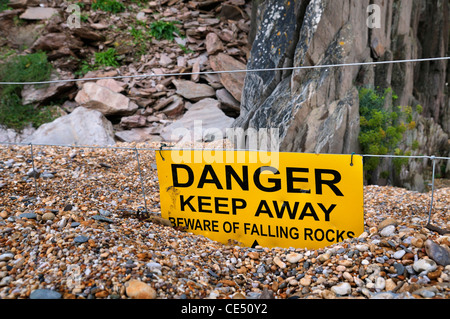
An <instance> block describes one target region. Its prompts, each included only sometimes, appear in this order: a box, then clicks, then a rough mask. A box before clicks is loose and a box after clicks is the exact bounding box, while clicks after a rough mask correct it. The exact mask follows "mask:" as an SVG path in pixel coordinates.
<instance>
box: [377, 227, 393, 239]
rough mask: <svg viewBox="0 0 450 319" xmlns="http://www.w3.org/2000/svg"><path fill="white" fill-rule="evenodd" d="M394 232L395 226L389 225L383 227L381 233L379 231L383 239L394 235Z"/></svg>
mask: <svg viewBox="0 0 450 319" xmlns="http://www.w3.org/2000/svg"><path fill="white" fill-rule="evenodd" d="M394 232H395V226H394V225H389V226H386V227H384V228H383V229H382V230H381V231H380V235H381V236H383V237H390V236H392V235H393V234H394Z"/></svg>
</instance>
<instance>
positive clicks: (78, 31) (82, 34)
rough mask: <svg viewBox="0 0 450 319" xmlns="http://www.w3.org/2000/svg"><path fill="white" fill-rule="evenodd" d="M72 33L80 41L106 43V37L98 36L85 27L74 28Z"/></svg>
mask: <svg viewBox="0 0 450 319" xmlns="http://www.w3.org/2000/svg"><path fill="white" fill-rule="evenodd" d="M72 32H73V33H74V34H75V35H76V36H78V37H79V38H80V39H84V40H87V41H104V40H105V36H104V35H102V34H98V33H97V32H95V31H93V30H91V29H90V28H88V27H85V26H80V27H77V28H74V29H73V31H72Z"/></svg>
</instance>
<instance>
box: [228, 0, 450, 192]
mask: <svg viewBox="0 0 450 319" xmlns="http://www.w3.org/2000/svg"><path fill="white" fill-rule="evenodd" d="M253 5H254V6H255V5H256V6H257V7H254V8H253V14H254V15H253V21H252V22H253V23H252V31H251V32H250V38H252V36H253V35H254V40H253V43H252V50H251V56H250V59H249V62H248V65H247V67H248V69H259V68H274V67H291V66H294V67H300V66H310V65H325V64H340V63H353V62H369V61H387V60H399V59H414V58H426V57H441V56H447V55H448V42H449V37H448V30H449V14H448V13H449V5H448V2H447V1H413V0H406V1H404V0H402V1H400V0H371V1H369V0H361V1H352V0H339V1H336V0H309V1H305V0H303V1H302V0H295V1H288V0H283V1H279V0H259V1H254V3H253ZM369 5H377V8H379V9H380V10H379V11H371V10H370V8H371V7H369ZM378 13H379V15H378V16H377V15H376V14H378ZM369 22H374V23H373V24H370V23H369ZM252 32H253V33H252ZM446 77H447V61H433V62H421V63H405V64H383V65H378V66H362V67H360V66H347V67H330V68H317V69H299V70H294V71H271V72H249V73H247V76H246V79H245V85H244V89H243V94H242V100H241V114H240V116H239V118H237V120H236V121H235V123H234V125H235V126H236V127H242V128H245V129H247V128H255V129H260V128H269V127H272V128H273V127H276V128H279V133H280V142H281V144H280V150H281V151H298V152H317V153H352V152H357V153H358V152H360V149H359V142H358V134H359V128H360V126H359V120H360V119H359V97H358V88H359V87H360V86H365V87H372V88H377V87H379V88H381V89H384V88H392V90H393V92H395V94H396V95H398V99H397V101H396V105H402V106H406V105H410V106H416V105H417V104H420V105H422V107H423V111H422V113H421V114H420V115H415V120H416V123H418V124H419V123H420V125H417V127H416V128H415V129H413V130H412V131H411V132H408V134H405V138H404V141H403V143H401V146H400V147H401V148H402V150H403V151H408V150H409V151H411V152H412V154H427V155H428V154H430V155H431V154H436V155H437V154H440V155H445V156H448V154H449V147H448V142H447V140H448V134H449V133H450V124H449V123H450V115H449V114H450V111H449V98H448V91H447V86H446V81H448V79H447V78H446ZM387 107H388V108H389V107H392V106H389V105H388V106H387ZM413 131H414V132H413ZM431 132H432V133H431ZM423 134H433V136H426V135H425V136H423ZM408 136H409V137H408ZM411 136H414V138H415V139H414V141H418V142H419V143H422V144H420V145H419V147H417V145H415V147H414V149H413V147H412V146H411V145H409V144H408V143H410V142H411ZM408 138H409V140H408ZM431 141H432V144H430V143H431ZM444 164H445V163H444ZM386 165H387V164H385V166H386ZM426 165H429V163H419V164H417V163H413V161H412V160H410V163H409V164H408V165H406V166H405V167H404V168H403V169H402V170H403V171H402V173H401V174H398V172H397V174H396V175H395V174H394V172H393V171H391V172H390V174H389V176H390V177H388V178H390V179H393V180H396V181H398V182H399V183H403V184H406V186H409V187H410V188H415V189H419V190H423V189H424V186H423V185H424V181H423V178H422V177H420V178H417V176H414V177H413V176H411V175H412V174H409V173H408V171H409V170H410V169H414V172H415V173H417V174H421V172H422V171H423V169H424V167H426ZM382 166H383V165H380V167H382ZM387 166H389V165H387ZM388 169H389V168H388ZM417 174H416V175H417ZM393 175H395V176H393ZM400 175H401V177H399V176H400ZM383 176H384V178H386V174H383ZM372 182H376V183H383V180H381V178H380V177H379V176H378V175H375V176H374V177H373V178H372ZM384 182H387V181H384Z"/></svg>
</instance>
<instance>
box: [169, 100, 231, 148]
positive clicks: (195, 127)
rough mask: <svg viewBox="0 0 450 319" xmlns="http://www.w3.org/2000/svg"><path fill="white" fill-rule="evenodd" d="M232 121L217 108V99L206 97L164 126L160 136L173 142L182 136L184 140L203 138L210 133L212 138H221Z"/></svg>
mask: <svg viewBox="0 0 450 319" xmlns="http://www.w3.org/2000/svg"><path fill="white" fill-rule="evenodd" d="M233 121H234V120H233V118H231V117H228V116H226V115H225V113H223V111H222V110H221V109H220V108H219V102H218V101H217V100H214V99H211V98H207V99H203V100H201V101H199V102H197V103H195V104H193V105H192V106H191V107H190V108H189V109H188V110H187V111H186V113H185V114H184V115H183V116H182V117H181V118H180V119H178V120H176V121H174V122H173V123H172V124H170V125H168V126H166V127H164V129H163V130H162V132H161V137H162V138H163V139H164V140H166V141H175V142H178V141H180V139H181V138H183V137H184V140H185V141H194V139H195V140H196V141H197V140H202V139H203V140H205V139H207V138H210V137H211V136H212V135H214V139H222V138H223V137H225V135H226V132H225V130H226V128H229V127H231V125H232V123H233ZM208 136H209V137H208Z"/></svg>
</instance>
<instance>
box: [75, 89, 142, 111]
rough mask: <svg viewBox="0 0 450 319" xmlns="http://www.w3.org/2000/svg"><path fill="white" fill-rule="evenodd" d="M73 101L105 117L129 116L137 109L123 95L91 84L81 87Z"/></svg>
mask: <svg viewBox="0 0 450 319" xmlns="http://www.w3.org/2000/svg"><path fill="white" fill-rule="evenodd" d="M75 101H76V102H77V103H78V104H80V105H82V106H84V107H86V108H90V109H93V110H97V111H100V112H101V113H102V114H103V115H105V116H109V115H130V114H133V113H134V112H135V111H136V110H137V109H138V106H137V105H136V104H135V103H134V102H132V101H130V99H129V98H128V97H126V96H125V95H123V94H120V93H117V92H114V91H112V90H110V89H109V88H107V87H104V86H101V85H98V84H97V83H93V82H87V83H85V84H84V85H83V89H81V90H80V91H79V92H78V94H77V96H76V97H75Z"/></svg>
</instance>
